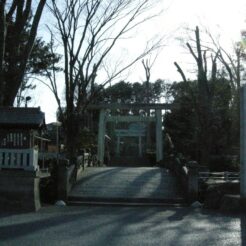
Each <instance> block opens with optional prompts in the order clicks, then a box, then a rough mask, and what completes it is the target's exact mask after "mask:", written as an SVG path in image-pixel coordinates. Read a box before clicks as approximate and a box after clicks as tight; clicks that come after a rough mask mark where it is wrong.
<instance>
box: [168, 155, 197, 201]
mask: <svg viewBox="0 0 246 246" xmlns="http://www.w3.org/2000/svg"><path fill="white" fill-rule="evenodd" d="M171 169H173V171H174V173H175V174H176V176H177V178H178V181H179V183H180V186H181V189H183V192H184V195H185V198H186V200H187V201H188V202H193V201H196V200H197V198H198V164H197V162H195V161H190V162H188V163H182V161H181V160H180V159H179V158H175V159H174V162H173V167H172V168H171Z"/></svg>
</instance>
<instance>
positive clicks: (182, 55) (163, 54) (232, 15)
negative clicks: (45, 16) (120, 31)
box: [29, 0, 246, 123]
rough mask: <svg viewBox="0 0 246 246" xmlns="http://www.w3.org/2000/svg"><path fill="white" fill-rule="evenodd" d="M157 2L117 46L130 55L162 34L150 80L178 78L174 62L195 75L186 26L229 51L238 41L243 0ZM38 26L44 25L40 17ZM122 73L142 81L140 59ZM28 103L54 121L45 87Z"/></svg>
mask: <svg viewBox="0 0 246 246" xmlns="http://www.w3.org/2000/svg"><path fill="white" fill-rule="evenodd" d="M159 4H160V5H159V6H158V8H160V7H162V8H163V9H164V11H163V12H162V14H161V15H160V16H158V17H157V18H156V19H154V20H152V21H150V22H149V23H147V24H146V25H144V26H143V27H142V28H140V29H138V30H137V31H136V32H135V37H134V38H132V39H129V40H128V41H127V42H124V44H122V45H121V46H120V47H121V49H122V52H124V54H127V56H129V57H130V56H131V55H132V56H134V54H135V52H137V51H138V48H139V47H141V44H143V41H144V40H145V39H148V38H149V37H151V36H154V35H156V34H159V35H164V36H165V38H164V47H163V48H162V49H161V50H159V51H158V56H157V58H156V60H155V62H154V65H153V67H152V70H151V80H152V81H155V80H156V79H158V78H161V79H165V80H170V81H179V80H181V78H180V75H179V74H178V72H177V71H176V68H175V66H174V65H173V62H174V61H177V62H178V63H179V64H180V65H181V67H182V68H183V70H184V71H185V72H186V73H187V75H188V76H187V77H188V78H191V79H192V78H193V77H194V76H195V73H194V72H193V70H194V61H193V59H192V58H191V56H190V54H189V53H188V52H187V50H186V49H185V47H184V46H183V45H182V42H186V41H187V40H188V37H189V35H190V36H192V34H193V33H192V32H191V31H190V32H188V31H187V29H194V28H195V26H199V27H200V29H207V30H209V31H210V32H211V34H212V35H213V36H214V37H216V39H217V38H218V39H219V41H220V43H221V45H222V46H223V47H224V48H225V49H226V50H228V51H230V50H231V48H232V44H233V42H236V41H238V40H240V32H241V30H244V29H246V2H245V0H234V1H232V0H206V1H205V0H161V1H160V3H159ZM41 28H44V20H43V24H42V23H41ZM180 39H181V40H183V41H180ZM121 49H119V50H121ZM155 56H156V55H155V54H154V55H152V57H150V59H152V60H153V59H154V58H153V57H155ZM123 76H124V77H122V78H123V79H125V80H127V81H131V82H136V81H140V82H141V81H143V80H144V70H143V67H142V65H141V62H139V63H137V64H136V65H135V66H133V67H132V68H131V69H130V70H129V71H128V72H127V74H124V75H123ZM61 79H62V78H61ZM29 106H40V107H41V110H42V111H44V112H45V115H46V122H47V123H49V122H54V121H56V117H55V115H56V114H55V112H56V108H57V104H56V102H55V100H54V98H53V95H52V94H51V93H50V92H49V90H48V89H47V88H46V87H44V86H38V88H37V90H36V94H35V98H34V97H33V100H32V102H30V104H29Z"/></svg>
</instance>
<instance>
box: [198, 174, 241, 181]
mask: <svg viewBox="0 0 246 246" xmlns="http://www.w3.org/2000/svg"><path fill="white" fill-rule="evenodd" d="M239 179H240V175H239V172H199V181H208V180H221V181H233V180H239Z"/></svg>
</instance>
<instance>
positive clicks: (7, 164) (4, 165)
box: [0, 149, 39, 171]
mask: <svg viewBox="0 0 246 246" xmlns="http://www.w3.org/2000/svg"><path fill="white" fill-rule="evenodd" d="M0 169H24V170H28V171H37V170H38V169H39V167H38V150H35V149H0Z"/></svg>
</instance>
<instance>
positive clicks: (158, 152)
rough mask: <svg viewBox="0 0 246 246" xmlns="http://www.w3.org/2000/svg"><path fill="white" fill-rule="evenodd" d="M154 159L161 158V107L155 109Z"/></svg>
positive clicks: (158, 159)
mask: <svg viewBox="0 0 246 246" xmlns="http://www.w3.org/2000/svg"><path fill="white" fill-rule="evenodd" d="M155 115H156V127H155V129H156V161H157V162H159V161H161V160H162V159H163V144H162V122H161V109H156V111H155Z"/></svg>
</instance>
